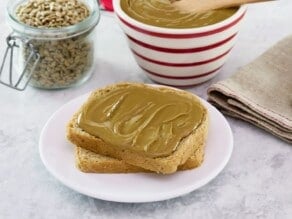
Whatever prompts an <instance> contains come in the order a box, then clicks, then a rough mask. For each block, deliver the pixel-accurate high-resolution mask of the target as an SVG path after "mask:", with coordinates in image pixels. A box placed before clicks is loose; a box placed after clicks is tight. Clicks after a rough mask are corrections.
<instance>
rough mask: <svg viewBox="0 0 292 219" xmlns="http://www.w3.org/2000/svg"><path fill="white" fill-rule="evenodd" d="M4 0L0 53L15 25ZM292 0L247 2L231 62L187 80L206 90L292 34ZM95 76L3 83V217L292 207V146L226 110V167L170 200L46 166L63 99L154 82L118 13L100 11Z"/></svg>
mask: <svg viewBox="0 0 292 219" xmlns="http://www.w3.org/2000/svg"><path fill="white" fill-rule="evenodd" d="M7 2H8V0H3V1H1V4H0V33H1V34H0V53H1V54H0V56H2V54H3V51H4V47H5V37H6V35H7V34H8V33H9V32H10V31H11V30H10V29H9V27H7V25H6V24H5V22H4V7H5V5H6V4H7ZM291 11H292V1H291V0H280V1H275V2H271V3H267V4H258V5H254V6H252V7H249V10H248V13H247V15H246V18H245V20H244V21H243V25H242V28H241V31H240V33H239V36H238V41H237V44H236V45H235V47H234V49H233V51H232V53H231V56H230V58H229V60H228V62H227V63H226V64H225V65H224V67H223V69H222V70H221V72H220V73H219V74H218V75H217V76H216V77H215V78H214V79H212V80H211V81H208V82H206V83H204V84H202V85H200V86H197V87H194V88H189V89H187V90H188V91H191V92H194V93H196V94H198V95H199V96H201V97H203V98H204V99H205V98H206V90H207V88H208V87H209V86H210V84H212V83H215V82H217V81H219V80H221V79H225V78H227V77H229V76H230V75H231V74H233V73H234V72H235V71H236V70H237V69H238V68H240V67H241V66H243V65H245V64H247V63H248V62H250V61H252V60H253V59H255V58H256V57H257V56H258V55H260V54H261V53H263V52H264V51H265V50H266V49H267V48H269V47H271V46H272V45H273V44H274V43H276V42H277V41H278V40H280V39H282V38H283V37H285V36H287V35H288V34H292V26H291V21H292V13H291ZM97 31H98V37H97V39H96V42H97V53H98V56H97V59H96V70H95V74H94V75H93V77H92V78H91V79H90V80H89V81H88V82H87V83H86V84H84V85H83V86H80V87H77V88H72V89H66V90H59V91H43V90H37V89H33V88H28V90H26V91H25V92H23V93H20V92H16V91H12V90H9V89H8V88H6V87H3V86H0V100H1V102H0V162H1V164H0V194H1V196H0V218H1V219H2V218H3V219H15V218H17V219H18V218H20V219H23V218H24V219H34V218H35V219H39V218H42V219H52V218H53V219H59V218H60V219H72V218H73V219H75V218H85V219H91V218H106V219H108V218H109V219H116V218H118V219H124V218H125V219H129V218H135V219H141V218H151V219H161V218H168V219H172V218H174V219H177V218H182V219H185V218H191V219H193V218H203V219H205V218H207V219H209V218H211V219H213V218H214V219H218V218H219V219H221V218H224V219H225V218H227V219H229V218H232V219H233V218H236V219H237V218H238V219H242V218H243V219H245V218H247V219H249V218H252V219H254V218H264V219H267V218H268V219H270V218H271V219H274V218H276V219H278V218H279V219H290V218H291V215H292V189H291V182H292V171H291V167H292V147H291V145H289V144H287V143H285V142H283V141H281V140H279V139H277V138H275V137H274V136H272V135H270V134H268V133H266V132H265V131H262V130H260V129H258V128H256V127H254V126H252V125H250V124H248V123H245V122H243V121H240V120H235V119H232V118H230V117H227V120H228V122H229V124H230V126H231V129H232V131H233V134H234V149H233V153H232V156H231V159H230V161H229V162H228V164H227V166H226V167H225V169H224V170H223V171H222V172H221V173H220V174H219V175H218V176H217V177H216V178H215V179H214V180H213V181H212V182H210V183H209V184H208V185H205V186H204V187H202V188H200V189H198V190H196V191H194V192H192V193H190V194H187V195H185V196H182V197H178V198H175V199H172V200H167V201H161V202H155V203H146V204H120V203H113V202H106V201H101V200H98V199H93V198H89V197H87V196H84V195H81V194H79V193H77V192H74V191H73V190H71V189H69V188H67V187H66V186H63V184H61V183H60V182H59V181H58V180H56V179H55V178H54V177H53V176H51V174H50V173H49V172H48V171H47V170H46V169H45V167H44V165H43V164H42V162H41V159H40V156H39V153H38V141H39V137H40V132H41V129H42V128H43V126H44V125H45V123H46V121H47V120H48V118H49V117H50V116H51V115H52V113H53V112H55V111H56V110H57V109H58V108H59V107H60V106H62V105H63V104H64V103H66V102H67V101H69V100H71V99H72V98H74V97H77V96H79V95H81V94H84V93H87V92H88V91H91V90H93V89H94V88H96V87H101V86H104V85H107V84H109V83H113V82H117V81H126V80H127V81H128V80H130V81H140V82H146V83H149V82H150V81H149V80H148V79H147V78H146V77H145V75H144V74H143V73H142V71H141V70H140V69H139V67H138V66H137V65H136V64H135V61H134V59H133V57H132V56H131V55H130V54H131V53H130V51H129V49H128V47H127V44H126V40H125V38H124V36H123V35H122V32H121V29H120V28H119V27H118V25H117V24H116V22H115V21H114V20H113V18H112V17H111V16H110V15H108V14H103V15H102V17H101V22H100V24H99V25H98V27H97Z"/></svg>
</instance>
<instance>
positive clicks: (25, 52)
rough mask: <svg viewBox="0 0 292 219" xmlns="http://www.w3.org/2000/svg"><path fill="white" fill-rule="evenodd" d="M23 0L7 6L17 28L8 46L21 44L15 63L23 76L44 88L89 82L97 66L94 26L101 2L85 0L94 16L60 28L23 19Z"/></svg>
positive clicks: (10, 18)
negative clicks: (20, 12) (20, 16)
mask: <svg viewBox="0 0 292 219" xmlns="http://www.w3.org/2000/svg"><path fill="white" fill-rule="evenodd" d="M23 2H24V1H23V0H13V1H10V3H9V6H8V7H7V12H8V13H7V21H8V24H9V25H10V27H12V29H13V33H12V34H11V35H10V36H9V37H8V40H7V42H8V47H9V45H10V47H11V48H12V47H13V46H14V47H17V54H15V56H16V58H15V60H14V63H15V66H16V67H17V68H16V69H15V71H16V72H19V79H21V80H27V82H24V84H26V83H29V84H30V85H31V86H34V87H37V88H43V89H59V88H67V87H71V86H76V85H79V84H81V83H83V82H85V81H86V80H87V79H88V78H89V77H90V76H91V74H92V72H93V68H94V60H95V57H94V56H95V54H94V44H95V42H96V39H95V34H94V33H95V31H94V29H95V26H96V25H97V24H98V22H99V18H100V12H99V6H98V3H97V1H96V0H85V1H81V2H83V3H85V5H86V6H87V7H88V9H89V11H90V15H89V16H88V17H87V18H85V19H84V20H82V21H81V22H79V23H77V24H74V25H71V26H66V27H58V28H38V27H32V26H28V25H26V24H24V23H22V22H20V21H19V20H18V19H17V16H16V8H17V7H18V6H19V4H22V3H23ZM64 11H65V10H64ZM10 41H12V42H10ZM11 45H12V46H11ZM12 53H13V52H12ZM11 59H12V57H11ZM28 81H29V82H28ZM16 83H17V82H16ZM12 87H15V84H14V85H13V86H12ZM25 87H26V85H25V86H24V88H25ZM19 90H22V89H19Z"/></svg>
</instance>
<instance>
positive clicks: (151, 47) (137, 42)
mask: <svg viewBox="0 0 292 219" xmlns="http://www.w3.org/2000/svg"><path fill="white" fill-rule="evenodd" d="M236 35H237V33H235V34H233V35H232V36H230V37H228V38H226V39H224V40H222V41H220V42H218V43H214V44H211V45H208V46H203V47H196V48H189V49H170V48H163V47H158V46H153V45H150V44H147V43H144V42H141V41H139V40H137V39H135V38H133V37H131V36H129V35H127V37H128V39H129V40H130V41H132V42H134V43H136V44H138V45H139V46H142V47H144V48H147V49H151V50H155V51H159V52H166V53H194V52H202V51H206V50H210V49H214V48H217V47H219V46H222V45H223V44H225V43H227V42H229V41H230V40H232V39H233V38H234V37H235V36H236Z"/></svg>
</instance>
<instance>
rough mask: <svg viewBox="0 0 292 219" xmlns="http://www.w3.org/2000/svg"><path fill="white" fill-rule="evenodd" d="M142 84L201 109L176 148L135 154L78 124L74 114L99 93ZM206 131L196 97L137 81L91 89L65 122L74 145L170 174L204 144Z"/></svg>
mask: <svg viewBox="0 0 292 219" xmlns="http://www.w3.org/2000/svg"><path fill="white" fill-rule="evenodd" d="M132 86H136V87H142V88H145V89H155V90H159V92H167V93H168V94H169V95H178V96H180V97H181V98H187V99H188V101H194V103H195V104H197V106H198V107H200V109H201V110H202V111H203V114H202V115H203V116H202V118H201V121H200V123H199V124H198V125H197V126H196V127H195V128H194V129H193V130H192V131H191V133H190V134H188V135H187V136H185V137H183V138H182V139H181V140H180V141H179V143H178V145H177V147H176V149H175V150H174V151H173V152H172V153H171V154H170V155H168V156H163V157H148V156H145V155H143V154H139V153H137V152H135V151H132V150H129V149H127V148H123V149H122V148H118V147H114V146H112V145H109V144H107V143H106V142H105V141H104V140H103V139H101V138H99V137H97V136H93V135H91V134H89V133H87V132H85V131H84V130H82V129H81V128H80V127H79V126H78V116H79V114H80V113H81V112H82V110H83V109H84V107H86V105H88V104H90V103H91V102H92V101H95V100H96V98H97V97H99V96H100V95H105V94H106V93H108V92H111V91H112V90H115V89H126V88H127V87H132ZM207 133H208V112H207V109H206V108H205V107H204V106H203V105H202V103H201V102H200V100H199V99H198V98H197V97H196V96H195V95H193V94H191V93H189V92H186V91H182V90H178V89H173V88H168V87H165V86H159V87H154V86H150V85H145V84H138V83H120V84H114V85H110V86H107V87H105V88H103V89H99V90H96V91H94V92H93V93H92V94H91V95H90V97H89V98H88V100H87V101H86V102H85V104H84V105H83V106H81V108H80V109H79V111H78V112H76V113H75V115H74V116H73V117H72V119H71V120H70V121H69V123H68V125H67V138H68V139H69V140H70V141H71V142H72V143H73V144H74V145H78V146H80V147H82V148H84V149H88V150H90V151H93V152H95V153H97V154H100V155H105V156H109V157H112V158H116V159H119V160H123V161H124V162H126V163H128V164H131V165H134V166H138V167H141V168H143V169H147V170H150V171H154V172H157V173H163V174H170V173H174V172H176V171H177V168H178V166H180V165H183V164H184V163H185V162H186V161H187V159H188V158H189V157H191V156H192V155H193V154H194V153H195V151H196V150H197V149H198V148H199V147H200V145H202V144H204V143H205V140H206V138H207Z"/></svg>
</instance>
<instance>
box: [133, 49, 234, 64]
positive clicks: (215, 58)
mask: <svg viewBox="0 0 292 219" xmlns="http://www.w3.org/2000/svg"><path fill="white" fill-rule="evenodd" d="M231 49H232V48H231ZM231 49H229V50H227V51H226V52H224V53H222V54H221V55H219V56H216V57H214V58H212V59H208V60H205V61H201V62H192V63H170V62H161V61H157V60H154V59H149V58H147V57H145V56H143V55H141V54H139V53H137V52H136V51H134V50H132V52H133V53H134V54H135V55H136V56H138V57H140V58H141V59H143V60H146V61H148V62H151V63H154V64H157V65H163V66H169V67H192V66H198V65H205V64H207V63H210V62H214V61H216V60H218V59H220V58H222V57H224V56H225V55H227V54H228V53H229V52H230V50H231Z"/></svg>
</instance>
